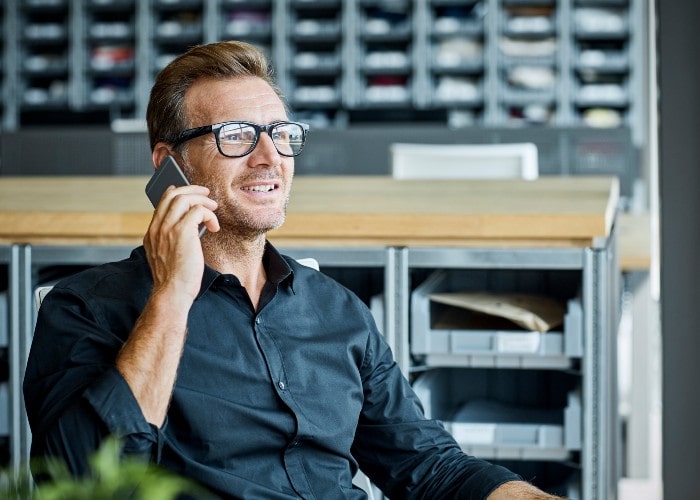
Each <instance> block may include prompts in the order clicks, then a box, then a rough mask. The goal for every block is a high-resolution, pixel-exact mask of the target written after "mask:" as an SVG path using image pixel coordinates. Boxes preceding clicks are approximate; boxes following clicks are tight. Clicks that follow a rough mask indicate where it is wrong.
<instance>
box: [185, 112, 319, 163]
mask: <svg viewBox="0 0 700 500" xmlns="http://www.w3.org/2000/svg"><path fill="white" fill-rule="evenodd" d="M231 124H241V125H248V126H250V127H253V129H254V130H255V141H253V143H252V144H251V145H250V149H248V151H246V152H245V153H243V154H241V155H229V154H226V153H224V152H223V150H222V149H221V144H220V142H219V141H220V139H219V131H220V130H221V129H222V128H223V127H225V126H226V125H231ZM280 125H299V126H300V127H301V130H302V138H301V147H300V148H299V150H298V151H296V152H295V153H293V154H287V153H283V152H282V151H280V149H279V148H278V147H277V144H275V141H274V139H272V135H271V134H270V132H271V130H272V129H273V128H274V127H278V126H280ZM209 132H211V133H213V134H214V139H215V140H216V148H217V149H218V150H219V153H221V154H222V155H223V156H225V157H227V158H242V157H244V156H248V155H249V154H250V153H252V152H253V150H254V149H255V148H256V146H257V145H258V142H259V141H260V134H262V133H263V132H265V133H266V134H267V135H268V137H270V139H272V144H274V146H275V149H276V150H277V152H278V153H279V154H281V155H282V156H286V157H290V158H291V157H294V156H299V155H300V154H301V152H302V150H303V149H304V145H305V144H306V134H307V133H308V132H309V125H308V124H307V123H301V122H292V121H285V120H280V121H276V122H272V123H268V124H267V125H258V124H257V123H253V122H246V121H236V120H233V121H227V122H219V123H214V124H213V125H205V126H203V127H195V128H190V129H187V130H184V131H182V132H181V133H180V135H179V136H178V138H177V140H176V141H175V142H174V143H173V146H174V147H178V146H180V145H181V144H182V143H184V142H187V141H189V140H191V139H194V138H196V137H201V136H203V135H206V134H208V133H209Z"/></svg>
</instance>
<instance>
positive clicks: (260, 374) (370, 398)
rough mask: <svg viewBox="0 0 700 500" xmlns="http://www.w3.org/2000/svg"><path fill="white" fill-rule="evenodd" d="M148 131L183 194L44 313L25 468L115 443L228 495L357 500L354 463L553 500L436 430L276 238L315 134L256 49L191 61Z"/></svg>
mask: <svg viewBox="0 0 700 500" xmlns="http://www.w3.org/2000/svg"><path fill="white" fill-rule="evenodd" d="M147 121H148V127H149V135H150V141H151V147H152V151H153V153H152V157H153V163H154V165H156V166H158V165H160V164H161V163H162V162H163V161H164V159H165V158H166V157H167V156H168V155H172V156H174V157H175V158H176V160H177V161H178V163H179V164H180V165H181V166H182V167H183V169H184V171H185V173H186V175H187V177H188V179H189V180H190V182H191V185H190V186H185V187H179V188H173V187H171V188H169V190H167V191H166V193H165V194H164V195H163V197H162V199H161V200H160V203H158V206H157V208H156V210H155V212H154V214H153V218H152V221H151V224H150V226H149V228H148V231H147V233H146V235H145V237H144V245H143V247H141V248H138V249H136V250H134V252H133V253H132V255H131V257H130V258H129V259H126V260H124V261H122V262H117V263H112V264H106V265H104V266H99V267H96V268H93V269H90V270H88V271H85V272H83V273H81V274H79V275H77V276H74V277H71V278H68V279H65V280H63V281H62V282H61V283H60V284H59V285H57V286H56V287H55V288H54V289H53V291H52V292H51V293H50V294H49V296H48V297H47V298H46V299H45V301H44V303H43V305H42V307H41V310H40V313H39V317H38V321H37V327H36V332H35V337H34V342H33V345H32V350H31V354H30V358H29V362H28V366H27V372H26V377H25V382H24V392H25V400H26V406H27V413H28V415H29V419H30V424H31V426H32V432H33V444H32V454H33V455H51V456H58V457H61V458H63V459H64V460H65V461H66V462H67V463H68V465H69V467H70V469H71V470H72V471H73V472H74V473H75V474H81V473H82V472H84V471H85V470H86V462H87V458H88V457H89V456H90V454H91V453H92V452H93V451H94V450H95V449H96V448H97V447H98V446H99V444H100V443H101V441H102V440H103V439H104V438H105V437H106V436H108V435H110V434H113V435H117V436H119V437H120V438H121V439H122V440H123V442H124V452H125V453H129V454H141V455H144V456H146V457H148V458H149V459H151V460H152V461H154V462H157V463H159V464H161V465H162V466H164V467H166V468H168V469H171V470H173V471H175V472H176V473H179V474H182V475H184V476H187V477H191V478H193V479H195V480H197V481H198V482H200V483H202V484H203V485H205V486H206V487H208V488H209V489H211V490H212V491H213V492H215V493H216V494H219V495H221V496H226V497H244V498H266V499H267V498H298V497H303V498H319V499H328V498H363V497H364V493H363V492H362V491H361V490H359V489H357V488H354V487H353V486H352V477H353V475H354V474H355V472H356V471H357V469H358V465H359V467H360V468H361V469H362V470H363V471H364V472H365V473H366V474H367V475H368V476H369V477H370V478H371V479H372V480H373V482H374V483H375V484H377V485H378V486H379V487H380V488H381V489H382V490H383V491H384V492H386V493H387V494H388V495H389V496H390V497H391V498H486V497H487V496H488V498H490V499H492V500H497V499H507V498H532V499H546V498H553V497H551V496H549V495H546V494H545V493H542V492H540V491H539V490H537V489H536V488H534V487H532V486H530V485H529V484H528V483H526V482H523V481H521V480H520V478H519V477H518V476H516V475H514V474H512V473H510V472H509V471H507V470H505V469H503V468H501V467H497V466H494V465H491V464H489V463H487V462H484V461H481V460H478V459H476V458H474V457H470V456H467V455H465V454H463V453H462V452H461V450H460V449H459V447H458V445H457V444H456V443H455V442H454V440H453V439H452V438H451V436H450V435H449V434H448V433H447V432H446V431H444V429H443V428H442V427H440V425H439V424H438V423H436V422H434V421H428V420H425V419H424V417H423V414H422V411H421V409H420V405H419V402H418V400H417V398H416V396H415V395H414V394H413V392H412V390H411V388H410V386H409V384H408V382H407V381H406V380H405V379H404V378H403V377H402V375H401V373H400V371H399V369H398V367H397V365H396V364H395V362H394V361H393V359H392V357H391V352H390V350H389V348H388V346H387V344H386V343H385V342H384V340H383V339H382V336H381V335H380V334H379V332H378V331H377V328H376V326H375V325H374V322H373V320H372V319H371V315H370V312H369V311H368V309H367V308H366V307H365V305H364V304H363V303H362V302H361V301H360V300H359V299H357V298H356V297H355V296H354V295H352V294H351V293H350V292H349V291H347V290H346V289H345V288H343V287H341V286H340V285H338V284H337V283H336V282H334V281H333V280H331V279H330V278H328V277H326V276H324V275H323V274H322V273H319V272H317V271H315V270H312V269H308V268H305V267H303V266H301V265H299V264H298V263H296V262H295V261H294V260H292V259H290V258H287V257H283V256H281V255H280V254H279V253H278V252H277V250H276V249H275V248H274V247H272V246H271V245H270V244H269V243H268V242H267V241H266V233H267V232H268V231H270V230H272V229H275V228H277V227H279V226H280V225H281V224H282V223H283V222H284V219H285V211H286V206H287V201H288V199H289V194H290V189H291V184H292V176H293V173H294V159H293V158H294V156H295V155H297V154H299V153H300V152H301V149H302V147H303V145H304V141H305V137H306V127H305V126H304V125H301V124H296V123H294V122H289V121H288V117H287V113H286V110H285V106H284V104H283V102H282V100H281V98H280V95H279V92H278V90H277V88H276V87H275V85H274V82H273V80H272V77H271V71H270V69H269V68H268V64H267V61H266V60H265V58H264V56H262V55H261V53H260V52H259V51H258V50H256V49H255V48H254V47H252V46H250V45H248V44H245V43H239V42H220V43H215V44H210V45H204V46H198V47H194V48H192V49H191V50H189V51H188V52H187V53H185V54H184V55H182V56H180V57H179V58H177V59H176V60H174V61H173V62H172V63H171V64H170V65H169V66H168V67H166V68H165V69H164V70H163V71H162V72H161V73H160V74H159V76H158V77H157V79H156V82H155V84H154V87H153V90H152V92H151V99H150V103H149V106H148V112H147ZM212 124H213V125H212ZM200 225H204V226H205V227H206V229H207V232H206V233H205V234H204V235H203V236H202V237H201V239H200V238H199V227H200Z"/></svg>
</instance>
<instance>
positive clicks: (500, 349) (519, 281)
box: [410, 270, 583, 368]
mask: <svg viewBox="0 0 700 500" xmlns="http://www.w3.org/2000/svg"><path fill="white" fill-rule="evenodd" d="M495 273H498V274H495ZM550 273H551V271H537V272H536V273H534V274H533V273H523V272H516V271H510V272H506V271H499V272H496V271H491V272H489V271H479V272H476V271H473V272H471V273H469V272H465V271H463V270H459V271H458V270H455V271H445V270H438V271H435V272H434V273H432V274H431V275H430V276H429V277H428V278H427V279H426V280H425V281H424V282H423V283H422V284H421V285H420V286H418V287H417V288H416V289H415V290H414V291H413V293H412V295H411V328H410V333H411V352H412V353H413V354H417V355H425V358H426V363H427V364H429V365H431V366H473V367H480V366H482V367H521V368H538V367H539V368H567V367H570V366H572V364H573V361H572V358H580V357H581V355H582V352H583V311H582V308H581V300H580V298H578V297H576V296H575V295H574V296H572V295H571V292H570V291H567V290H563V289H562V290H554V289H552V288H551V287H550V285H549V283H550V282H551V283H554V282H555V281H554V280H551V279H549V278H550ZM564 274H565V273H564ZM572 280H573V277H571V276H570V275H568V274H565V275H564V276H562V283H564V284H565V283H566V282H567V281H572ZM574 281H575V280H574ZM570 286H571V287H574V286H576V283H572V284H571V285H570ZM484 290H489V291H490V292H503V291H507V292H517V293H518V294H523V293H532V294H533V296H534V297H542V296H543V295H547V296H551V297H555V298H556V300H558V301H560V302H561V303H562V304H565V313H564V315H563V318H562V323H561V325H559V326H557V327H556V328H554V329H552V330H549V331H542V330H535V329H526V328H523V327H521V326H518V325H517V324H515V323H513V322H512V321H509V320H507V319H505V318H503V317H495V316H491V315H485V314H483V313H478V312H475V311H473V310H466V309H463V308H459V307H456V306H451V305H447V304H444V303H440V302H437V301H436V300H433V298H431V295H432V294H436V293H442V292H448V293H449V292H461V291H467V292H469V291H471V292H473V291H484Z"/></svg>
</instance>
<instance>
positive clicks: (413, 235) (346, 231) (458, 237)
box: [0, 176, 619, 247]
mask: <svg viewBox="0 0 700 500" xmlns="http://www.w3.org/2000/svg"><path fill="white" fill-rule="evenodd" d="M146 181H147V178H145V177H60V178H59V177H57V178H47V177H5V178H0V243H6V244H9V243H29V244H44V245H46V244H48V245H54V244H58V245H61V244H72V245H83V244H84V245H138V244H140V242H141V239H142V237H143V234H144V232H145V230H146V227H147V226H148V222H149V220H150V218H151V214H152V208H151V206H150V204H149V202H148V200H147V198H146V196H145V194H144V186H145V185H146ZM618 196H619V190H618V183H617V180H616V179H615V178H610V177H580V178H577V179H576V182H572V181H571V179H569V178H564V177H545V178H541V179H538V180H536V181H522V180H500V181H424V180H395V179H391V178H388V177H357V176H353V177H338V176H332V177H298V178H297V179H295V181H294V186H293V188H292V199H291V202H290V205H289V211H288V217H287V221H286V223H285V224H284V226H283V227H282V228H281V229H279V230H278V231H275V232H273V233H271V234H270V238H271V239H272V240H273V241H274V242H275V243H276V244H278V245H280V246H289V245H293V246H366V245H378V246H409V245H410V246H457V247H460V246H499V247H501V246H508V247H512V246H519V247H522V246H534V247H586V246H595V245H596V242H597V241H598V240H599V239H603V240H604V239H605V238H606V237H607V236H608V235H609V234H610V231H611V228H612V226H613V222H614V218H615V207H616V206H617V203H618Z"/></svg>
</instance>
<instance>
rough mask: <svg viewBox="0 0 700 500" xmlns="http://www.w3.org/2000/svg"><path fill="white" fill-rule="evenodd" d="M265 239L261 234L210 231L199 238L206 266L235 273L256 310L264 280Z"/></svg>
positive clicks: (226, 272) (265, 278) (223, 272)
mask: <svg viewBox="0 0 700 500" xmlns="http://www.w3.org/2000/svg"><path fill="white" fill-rule="evenodd" d="M265 241H266V240H265V235H264V234H261V235H258V236H255V237H253V238H241V237H240V236H237V235H230V234H222V233H211V234H205V235H204V236H203V238H202V249H203V251H204V260H205V262H206V263H207V265H208V266H209V267H211V268H212V269H215V270H217V271H218V272H220V273H222V274H233V275H234V276H236V277H237V278H238V280H239V281H240V282H241V285H243V287H244V288H245V289H246V291H247V292H248V296H249V297H250V300H251V302H252V303H253V305H254V306H255V308H256V309H257V305H258V302H259V300H260V294H261V293H262V289H263V287H264V286H265V281H266V280H267V275H266V273H265V269H264V267H263V263H262V258H263V254H264V253H265Z"/></svg>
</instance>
